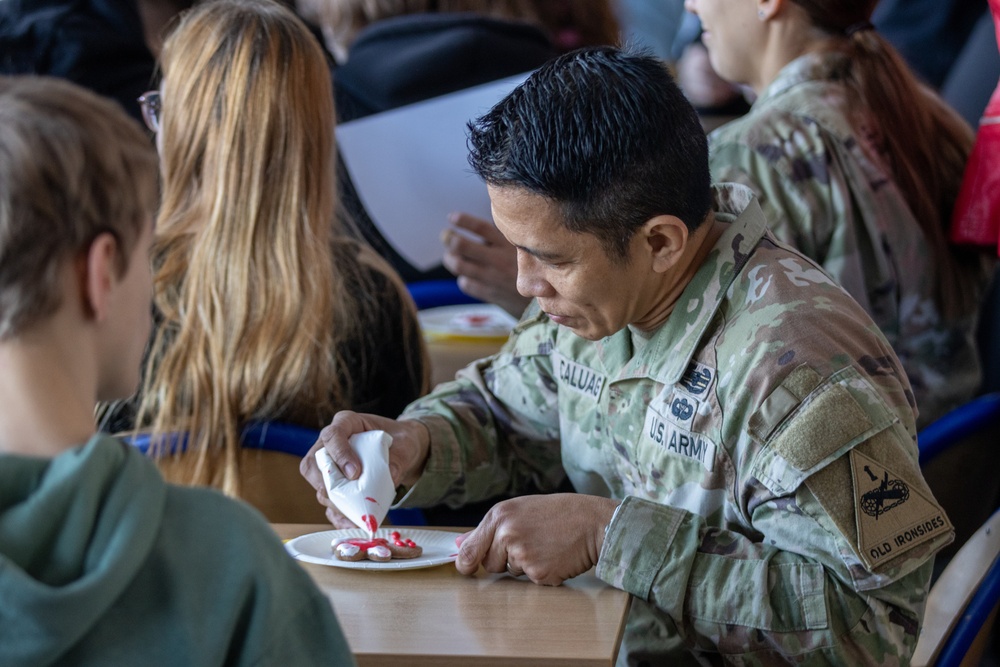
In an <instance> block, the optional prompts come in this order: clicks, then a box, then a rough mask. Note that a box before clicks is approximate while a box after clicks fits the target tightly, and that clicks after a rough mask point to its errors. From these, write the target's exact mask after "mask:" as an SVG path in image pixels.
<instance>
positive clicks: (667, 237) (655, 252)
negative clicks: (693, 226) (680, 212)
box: [640, 215, 689, 273]
mask: <svg viewBox="0 0 1000 667" xmlns="http://www.w3.org/2000/svg"><path fill="white" fill-rule="evenodd" d="M640 234H642V238H643V240H644V242H645V246H644V249H645V250H646V251H647V252H649V256H650V262H651V264H650V265H651V267H652V269H653V271H655V272H657V273H664V272H666V271H667V270H669V269H670V268H671V267H673V266H674V264H676V263H677V261H678V260H679V259H680V258H681V257H682V256H683V255H684V251H685V249H686V248H687V244H688V238H689V232H688V228H687V225H685V224H684V222H683V221H682V220H681V219H680V218H678V217H676V216H673V215H658V216H656V217H655V218H650V219H649V220H647V221H646V224H644V225H643V226H642V230H641V231H640Z"/></svg>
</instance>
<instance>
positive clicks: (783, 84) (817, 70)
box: [754, 53, 850, 105]
mask: <svg viewBox="0 0 1000 667" xmlns="http://www.w3.org/2000/svg"><path fill="white" fill-rule="evenodd" d="M849 66H850V62H849V61H848V59H847V58H846V56H844V55H843V54H839V53H807V54H805V55H802V56H799V57H798V58H796V59H795V60H793V61H792V62H790V63H788V64H787V65H785V66H784V67H782V68H781V70H780V71H779V72H778V76H776V77H775V78H774V81H772V82H771V83H770V84H769V85H768V86H767V88H765V89H764V92H763V93H762V94H761V95H760V96H759V97H758V98H757V101H756V102H754V105H757V104H758V103H759V102H762V101H764V100H766V99H769V98H772V97H777V96H778V95H781V94H782V93H784V92H786V91H788V90H790V89H792V88H794V87H795V86H798V85H800V84H803V83H808V82H810V81H826V80H834V79H842V78H843V77H844V74H845V73H846V70H847V68H848V67H849Z"/></svg>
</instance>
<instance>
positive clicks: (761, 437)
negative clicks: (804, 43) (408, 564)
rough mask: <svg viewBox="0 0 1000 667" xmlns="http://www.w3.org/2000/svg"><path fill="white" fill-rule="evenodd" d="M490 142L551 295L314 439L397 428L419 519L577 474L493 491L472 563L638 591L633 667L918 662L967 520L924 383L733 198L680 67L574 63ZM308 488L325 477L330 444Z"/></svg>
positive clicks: (486, 151) (624, 61) (519, 229)
mask: <svg viewBox="0 0 1000 667" xmlns="http://www.w3.org/2000/svg"><path fill="white" fill-rule="evenodd" d="M553 138H556V139H555V140H554V139H553ZM470 144H471V146H472V155H473V157H472V163H473V166H474V167H475V168H476V169H477V171H478V172H479V173H480V175H482V176H483V177H484V178H485V180H486V181H487V184H488V188H489V191H490V197H491V200H492V203H493V212H494V218H495V220H496V224H497V227H498V228H499V229H500V231H501V232H503V234H504V235H505V236H506V237H507V238H508V240H510V241H511V243H513V244H514V245H515V246H516V247H517V248H518V286H519V289H520V290H521V291H522V293H525V294H529V295H531V296H533V297H535V299H536V300H535V302H534V303H533V305H532V306H531V307H529V310H528V312H527V313H526V315H525V317H524V318H523V319H522V321H521V322H520V323H519V324H518V326H517V327H516V328H515V330H514V333H513V334H512V336H511V338H510V340H509V341H508V342H507V344H506V345H505V346H504V348H503V349H502V350H501V352H500V353H499V354H497V355H496V356H494V357H492V358H488V359H484V360H481V361H479V362H476V363H474V364H472V365H470V366H469V367H468V368H466V369H464V370H463V371H462V372H460V373H459V375H458V377H457V379H456V380H455V381H454V382H451V383H447V384H444V385H441V386H439V387H438V388H437V389H436V390H435V391H434V392H432V394H431V395H429V396H427V397H425V398H424V399H421V400H418V401H417V402H415V403H413V404H412V405H411V406H409V407H408V408H407V410H406V412H405V413H404V414H403V415H402V416H401V418H400V420H398V421H393V420H386V419H383V418H378V417H375V416H372V415H359V414H356V413H340V414H338V415H337V417H336V418H335V419H334V421H333V423H332V424H331V425H330V426H328V427H327V428H326V429H324V431H323V434H322V436H321V443H319V444H318V445H317V446H325V447H326V448H327V450H328V451H329V452H330V453H331V455H332V456H333V457H334V460H335V461H337V462H338V465H339V466H340V467H341V469H343V470H344V472H345V474H347V475H348V477H352V478H353V477H356V476H357V474H358V472H359V470H358V465H359V463H358V461H357V459H356V457H355V456H354V455H353V454H352V453H351V451H350V447H349V445H348V444H347V438H348V437H349V436H350V435H351V434H353V433H356V432H360V431H364V430H368V429H374V428H377V429H383V430H386V431H388V432H389V433H390V434H391V435H392V436H393V446H392V449H391V450H390V468H391V469H392V470H393V477H394V479H395V480H396V481H397V482H398V483H400V484H401V485H403V486H407V487H409V488H408V490H406V491H405V495H404V496H403V497H402V498H401V500H400V503H401V504H404V505H409V506H426V505H432V504H436V503H439V502H447V503H450V504H453V505H460V504H463V503H466V502H470V501H473V500H477V499H482V498H488V497H491V496H494V495H496V494H498V493H501V492H505V491H514V492H516V491H517V490H518V489H519V488H522V487H523V486H524V485H526V484H527V483H528V482H529V481H530V482H533V483H534V484H537V485H539V486H542V487H546V486H547V487H549V488H553V487H555V486H556V484H557V483H558V482H559V481H560V480H561V479H562V478H563V475H568V477H569V479H570V480H571V481H572V483H573V486H574V488H575V489H576V491H577V492H578V493H575V494H552V495H541V496H538V495H536V496H523V497H519V498H514V499H511V500H506V501H503V502H501V503H499V504H497V505H496V506H495V507H494V508H493V509H492V510H490V512H489V513H488V514H487V516H486V517H485V519H484V520H483V522H482V523H481V524H480V526H479V527H478V528H477V529H476V530H475V531H473V532H471V533H470V534H468V535H467V536H466V538H465V540H464V541H463V542H462V544H461V549H460V554H459V558H458V561H457V567H458V568H459V570H460V571H462V572H466V573H472V572H475V571H476V570H477V569H478V568H479V567H480V566H482V567H484V568H485V569H486V570H487V571H490V572H502V571H504V570H505V569H506V570H507V571H508V572H510V573H511V574H513V575H515V576H517V575H520V574H522V573H523V574H526V575H527V576H528V577H529V578H530V579H531V580H532V581H535V582H537V583H543V584H558V583H560V582H561V581H563V580H565V579H566V578H569V577H572V576H576V575H577V574H580V573H582V572H584V571H586V570H588V569H590V568H591V567H593V566H595V565H596V568H597V569H596V573H597V576H599V577H600V578H601V579H603V580H604V581H606V582H607V583H609V584H611V585H613V586H616V587H618V588H621V589H622V590H625V591H628V592H630V593H632V594H633V595H634V596H635V599H634V601H633V606H632V610H631V614H630V618H629V622H628V627H627V629H626V632H625V636H624V639H623V645H622V648H621V651H620V654H619V663H620V664H623V665H626V664H627V665H639V664H671V665H682V664H720V663H722V662H729V663H733V664H747V665H758V664H778V663H787V662H800V663H807V664H851V665H853V664H872V665H901V664H907V663H908V660H909V656H910V654H911V653H912V651H913V648H914V645H915V642H916V636H917V631H918V628H919V626H920V621H921V617H922V613H923V605H924V600H925V597H926V593H927V587H928V582H929V578H930V573H931V567H932V563H933V554H934V553H935V551H937V550H938V549H939V548H941V547H942V546H944V545H945V544H947V543H948V542H950V541H951V539H952V534H953V531H952V528H951V524H950V522H949V520H948V518H947V517H946V516H945V515H944V514H943V512H941V510H940V508H939V507H938V505H937V503H936V501H935V500H934V498H933V497H932V495H931V493H930V491H929V490H928V488H927V486H926V484H925V483H924V481H923V478H922V476H921V474H920V470H919V468H918V466H917V454H916V446H915V436H916V427H915V421H914V411H913V408H912V396H910V386H909V383H908V382H907V380H906V376H905V373H904V372H903V370H902V368H901V367H900V365H899V362H898V360H897V359H896V357H895V355H894V354H893V352H892V348H891V347H890V345H889V344H888V342H887V341H886V340H885V338H884V337H883V336H882V334H881V333H880V332H879V330H878V328H877V327H876V326H875V324H874V323H873V322H872V320H871V319H870V318H869V317H868V316H867V315H866V314H865V312H864V310H863V309H861V308H860V307H859V306H858V304H857V303H856V302H855V301H854V300H853V299H851V297H850V296H849V295H848V294H847V293H846V292H845V291H844V290H843V289H842V288H840V287H838V286H837V285H835V284H834V283H833V281H831V280H830V278H829V276H828V275H827V274H826V273H824V272H823V271H822V270H821V269H819V268H818V267H817V265H816V264H814V263H813V262H811V261H810V260H808V259H806V258H805V257H804V256H803V255H801V254H799V253H798V252H796V251H793V250H790V249H788V248H787V247H785V246H783V245H780V244H778V243H777V242H776V241H775V240H774V238H773V236H771V234H770V233H769V232H768V231H767V228H766V220H765V218H764V215H763V213H762V211H761V209H760V207H759V205H758V204H757V201H756V199H755V198H754V196H753V195H752V193H751V192H750V190H749V189H747V188H745V187H743V186H740V185H725V186H721V187H717V188H715V189H714V190H713V189H711V188H710V186H709V177H708V167H707V148H706V144H705V138H704V136H703V134H702V133H701V132H699V131H698V118H697V116H696V114H695V112H694V110H693V109H692V108H691V107H690V105H688V104H687V102H686V101H684V99H683V96H682V95H681V93H680V91H679V90H678V89H677V88H676V86H674V84H673V82H672V81H671V80H670V77H669V75H668V74H667V73H666V71H665V70H664V69H663V68H662V66H661V65H660V64H659V63H658V62H657V61H655V60H653V59H649V58H645V57H640V56H632V55H627V54H623V53H621V52H619V51H617V50H614V49H610V48H601V49H589V50H585V51H581V52H576V53H573V54H569V55H567V56H563V57H561V58H559V59H557V60H556V61H554V62H553V63H550V64H549V65H547V66H545V67H543V68H542V69H541V70H539V71H538V72H536V73H535V74H534V75H532V77H530V78H529V79H528V81H527V82H526V83H525V84H524V85H522V86H521V87H519V88H518V89H516V90H515V91H514V92H513V93H511V95H509V96H508V97H507V98H505V99H504V100H503V101H501V102H500V103H499V104H498V105H497V106H496V107H495V108H494V109H493V110H492V111H491V112H490V113H489V114H487V115H486V116H484V117H483V118H481V119H479V121H477V123H476V124H475V126H474V128H473V131H472V137H471V139H470ZM661 196H662V197H665V199H662V200H661ZM668 211H670V212H668ZM623 229H626V230H627V231H625V232H623V231H622V230H623ZM303 474H304V475H305V476H306V477H307V479H309V481H310V482H311V483H312V484H313V486H315V487H316V488H317V489H318V488H321V485H322V482H321V480H320V477H319V473H318V471H317V470H316V468H315V465H314V463H313V461H312V457H311V456H307V457H306V459H304V462H303ZM328 516H329V517H330V519H331V521H333V522H334V523H335V524H337V525H344V526H346V525H348V524H345V523H344V520H343V518H342V517H340V516H339V515H337V514H336V513H335V511H333V510H332V509H331V510H330V511H329V512H328Z"/></svg>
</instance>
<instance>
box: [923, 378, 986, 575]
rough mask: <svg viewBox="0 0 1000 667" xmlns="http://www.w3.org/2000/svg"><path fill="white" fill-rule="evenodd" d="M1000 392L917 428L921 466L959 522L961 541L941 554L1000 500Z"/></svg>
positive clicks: (956, 523) (963, 538)
mask: <svg viewBox="0 0 1000 667" xmlns="http://www.w3.org/2000/svg"><path fill="white" fill-rule="evenodd" d="M998 435H1000V392H997V393H993V394H986V395H984V396H980V397H978V398H975V399H973V400H971V401H969V402H968V403H966V404H965V405H961V406H959V407H957V408H955V409H954V410H952V411H951V412H949V413H947V414H945V415H944V416H942V417H940V418H939V419H937V420H936V421H934V422H932V423H930V424H928V425H927V426H925V427H924V428H923V429H921V431H920V433H918V434H917V447H918V449H919V453H920V469H921V471H922V472H923V473H924V479H926V480H927V484H928V486H930V488H931V491H933V492H934V497H935V498H936V499H937V501H938V503H939V504H940V505H941V508H942V509H944V511H945V513H946V514H947V515H948V517H949V518H950V519H951V522H952V525H954V527H955V541H954V542H953V543H952V544H950V545H948V546H947V547H945V548H944V549H943V550H942V551H941V552H940V553H939V554H938V559H939V561H940V562H942V563H943V562H945V561H946V560H947V559H948V558H950V557H951V556H953V555H954V554H955V552H956V551H957V550H958V549H959V547H961V546H962V545H963V544H964V543H965V542H966V541H967V540H968V539H969V538H970V537H972V534H973V533H975V532H976V530H978V529H979V527H980V526H982V525H983V523H984V522H985V521H986V520H987V519H988V518H989V517H990V515H991V514H993V510H995V509H996V508H997V507H998V503H1000V475H997V474H996V471H997V470H998V469H1000V447H997V441H998V440H1000V438H998V437H997V436H998Z"/></svg>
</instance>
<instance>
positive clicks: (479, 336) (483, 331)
mask: <svg viewBox="0 0 1000 667" xmlns="http://www.w3.org/2000/svg"><path fill="white" fill-rule="evenodd" d="M418 315H419V317H420V327H421V329H422V330H423V332H424V334H425V335H426V336H428V337H430V338H447V339H469V340H477V341H478V340H493V339H497V340H501V341H502V340H505V339H506V338H507V336H509V335H510V331H511V329H513V328H514V325H515V324H517V320H516V319H514V318H513V317H511V315H510V313H508V312H507V311H505V310H504V309H503V308H501V307H500V306H495V305H493V304H489V303H476V304H465V305H458V306H441V307H439V308H427V309H426V310H421V311H420V313H419V314H418Z"/></svg>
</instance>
